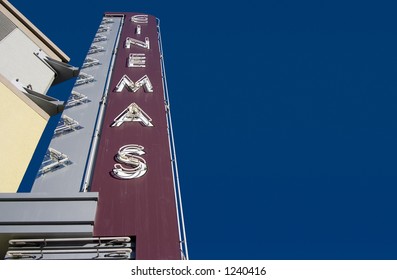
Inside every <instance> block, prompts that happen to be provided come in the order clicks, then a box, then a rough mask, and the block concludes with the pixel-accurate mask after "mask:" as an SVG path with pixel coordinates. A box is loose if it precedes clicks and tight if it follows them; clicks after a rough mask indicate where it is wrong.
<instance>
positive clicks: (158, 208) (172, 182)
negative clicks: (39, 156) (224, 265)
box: [0, 13, 188, 259]
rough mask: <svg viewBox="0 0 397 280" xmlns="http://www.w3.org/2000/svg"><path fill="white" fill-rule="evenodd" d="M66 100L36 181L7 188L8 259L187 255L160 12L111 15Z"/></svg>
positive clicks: (2, 199)
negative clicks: (21, 186)
mask: <svg viewBox="0 0 397 280" xmlns="http://www.w3.org/2000/svg"><path fill="white" fill-rule="evenodd" d="M0 43H1V42H0ZM0 47H1V46H0ZM64 68H66V67H64ZM74 70H75V69H74ZM63 72H65V74H64V76H67V75H68V74H69V73H68V72H67V71H66V70H63ZM73 73H76V71H74V72H73ZM69 76H70V74H69ZM43 87H44V86H43ZM53 103H54V101H53ZM59 106H64V108H63V107H62V109H64V110H63V113H62V116H61V118H60V121H59V123H58V126H57V127H56V128H55V131H54V135H53V137H52V140H51V143H50V145H49V148H48V151H47V153H46V155H45V157H44V160H43V162H42V165H41V167H40V169H39V170H38V173H37V178H36V180H35V182H34V183H33V184H32V186H31V189H26V188H25V189H23V190H18V188H15V187H14V188H13V189H12V191H7V190H6V189H4V190H3V189H0V191H1V192H2V193H0V213H2V214H0V238H1V240H3V243H2V244H3V245H2V247H3V251H4V253H5V258H6V259H186V258H188V251H187V244H186V236H185V229H184V224H183V211H182V203H181V195H180V188H179V180H178V176H177V172H178V170H177V161H176V156H175V147H174V140H173V133H172V122H171V114H170V111H169V97H168V91H167V84H166V74H165V69H164V60H163V53H162V46H161V32H160V25H159V20H158V19H157V18H155V17H154V16H151V15H147V14H137V13H105V14H104V16H103V19H102V22H101V23H100V26H99V28H98V30H97V33H96V35H95V38H94V40H93V42H92V45H91V46H90V48H89V51H88V54H87V57H86V59H85V61H84V64H83V65H82V67H81V69H80V72H79V74H78V77H77V79H76V83H75V86H74V88H73V90H72V92H71V95H70V98H69V99H68V100H67V101H66V102H65V103H64V104H62V105H59ZM0 114H1V112H0ZM0 117H2V115H0ZM37 126H38V125H37ZM36 144H37V143H36ZM3 213H4V214H3ZM4 248H6V249H4Z"/></svg>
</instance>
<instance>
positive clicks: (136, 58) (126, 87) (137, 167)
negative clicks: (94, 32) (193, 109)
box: [111, 15, 154, 180]
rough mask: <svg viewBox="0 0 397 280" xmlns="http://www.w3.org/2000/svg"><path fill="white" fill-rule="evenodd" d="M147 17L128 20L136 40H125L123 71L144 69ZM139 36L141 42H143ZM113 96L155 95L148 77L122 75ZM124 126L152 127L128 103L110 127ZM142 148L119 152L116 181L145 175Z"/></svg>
mask: <svg viewBox="0 0 397 280" xmlns="http://www.w3.org/2000/svg"><path fill="white" fill-rule="evenodd" d="M148 21H149V17H148V15H134V16H131V22H132V23H134V24H135V26H134V30H133V33H134V34H133V35H134V36H136V37H138V38H134V37H132V36H128V37H126V38H125V40H124V48H125V49H127V50H130V51H131V52H130V53H129V54H128V58H127V62H126V68H128V69H134V68H138V69H145V68H146V60H147V56H146V53H145V52H147V51H149V50H150V39H149V37H147V36H145V35H144V34H145V31H146V30H145V25H147V24H148ZM142 35H143V36H144V38H143V39H144V40H142V39H141V38H142ZM114 92H116V93H120V94H125V92H127V93H128V92H131V93H136V94H144V93H149V94H152V93H153V92H154V90H153V85H152V83H151V81H150V78H149V76H148V75H147V74H146V73H145V74H144V75H143V76H142V77H140V78H139V79H138V80H136V81H134V80H133V79H131V78H130V77H129V76H128V74H124V75H123V76H122V77H121V79H120V81H119V82H118V83H117V85H116V87H115V89H114ZM127 122H137V123H139V124H141V126H142V127H152V126H153V123H152V119H151V117H150V116H149V115H148V114H147V113H146V112H145V111H144V110H143V109H142V108H141V107H140V106H139V105H138V104H137V103H135V102H134V103H131V104H128V106H126V108H125V109H123V111H121V112H120V114H118V115H117V116H116V117H115V118H114V121H113V123H112V125H111V126H112V127H114V128H116V129H117V128H118V127H121V126H123V125H124V124H125V123H127ZM144 149H145V147H144V146H142V145H139V144H136V143H128V144H126V145H123V146H122V147H120V148H119V150H118V152H117V155H115V160H116V161H117V163H115V164H114V168H113V170H112V172H111V174H112V175H113V176H114V177H115V178H118V179H124V180H130V179H136V178H139V177H142V176H144V175H145V174H146V172H147V169H148V167H147V163H146V160H145V159H144V157H143V156H144V154H145V151H144Z"/></svg>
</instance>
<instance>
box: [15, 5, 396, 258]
mask: <svg viewBox="0 0 397 280" xmlns="http://www.w3.org/2000/svg"><path fill="white" fill-rule="evenodd" d="M261 2H266V4H264V3H261ZM320 2H321V3H320ZM11 3H12V4H13V5H14V6H16V7H17V8H18V9H19V10H20V11H21V12H23V13H24V14H25V15H26V16H27V17H28V18H29V19H30V20H31V21H32V22H33V23H34V24H35V25H36V26H37V27H39V28H40V29H41V30H42V31H43V32H44V33H45V34H46V35H47V36H48V37H49V38H50V39H51V40H53V41H54V42H55V43H56V44H57V45H58V46H60V47H61V49H63V50H64V51H65V52H66V53H67V54H68V55H69V56H70V57H71V59H72V60H71V64H72V65H75V66H80V65H81V64H82V62H83V60H84V57H85V55H86V53H87V50H88V48H89V46H90V44H91V42H92V39H93V37H94V34H95V32H96V30H97V28H98V25H99V23H100V21H101V18H102V15H103V13H104V12H106V11H115V12H116V11H129V12H142V13H149V14H153V15H155V16H157V17H159V18H160V20H161V30H162V38H163V43H164V53H165V62H166V70H167V78H168V87H169V90H170V98H171V110H172V114H173V121H174V122H173V124H174V130H175V131H174V132H175V138H176V145H177V154H178V163H179V171H180V174H179V175H180V179H181V187H182V195H183V204H184V210H185V222H186V229H187V237H188V242H189V251H190V257H191V258H192V259H396V258H397V239H396V237H397V225H396V218H395V217H396V213H397V203H396V196H397V145H396V143H397V122H396V119H397V82H396V81H397V79H396V77H397V52H396V50H397V39H396V38H397V32H396V28H397V17H396V16H395V11H396V8H397V7H396V6H395V5H393V4H388V3H384V2H379V1H377V2H375V1H373V3H369V2H366V1H360V2H358V1H357V2H351V1H329V4H324V3H323V2H322V1H250V0H248V1H237V2H233V1H232V2H230V3H229V2H225V1H208V0H203V1H193V2H192V1H184V2H183V1H172V0H171V1H150V0H149V1H148V0H146V1H140V0H137V1H122V0H112V1H81V0H79V1H77V0H69V1H64V2H63V3H62V5H64V7H63V9H62V10H58V9H59V8H58V7H57V6H54V4H56V3H55V2H54V1H48V0H36V1H34V2H30V1H23V0H12V1H11ZM390 3H392V2H391V1H390ZM72 86H73V82H69V83H66V84H65V85H59V86H55V87H54V88H53V90H52V93H54V92H55V94H56V91H59V92H60V93H62V92H63V93H62V94H64V93H65V92H66V93H67V92H69V91H70V90H71V88H72Z"/></svg>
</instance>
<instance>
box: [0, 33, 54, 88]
mask: <svg viewBox="0 0 397 280" xmlns="http://www.w3.org/2000/svg"><path fill="white" fill-rule="evenodd" d="M38 50H39V47H38V46H37V45H36V44H34V43H33V42H32V41H31V40H30V39H29V38H28V37H27V36H26V35H25V34H24V33H23V32H22V31H21V30H19V29H17V28H16V29H14V30H13V31H12V32H11V33H10V34H8V35H7V37H5V38H4V39H3V40H1V41H0V53H1V56H0V73H1V74H2V75H3V76H5V77H6V78H7V79H8V80H9V81H12V80H15V79H16V78H18V79H19V81H20V82H21V83H22V84H23V85H24V86H27V85H29V84H30V85H32V89H33V90H34V91H36V92H39V93H43V94H46V93H47V91H48V89H49V87H50V86H51V84H52V82H53V80H54V78H55V72H54V71H53V70H52V69H51V68H50V67H49V66H48V65H47V64H45V63H44V62H43V61H42V60H40V59H39V58H38V57H37V56H36V55H34V52H37V51H38Z"/></svg>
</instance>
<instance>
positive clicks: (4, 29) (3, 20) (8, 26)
mask: <svg viewBox="0 0 397 280" xmlns="http://www.w3.org/2000/svg"><path fill="white" fill-rule="evenodd" d="M15 28H17V27H16V25H15V24H14V23H12V21H11V20H9V19H8V18H7V17H6V16H5V15H4V14H3V13H0V41H1V40H3V39H4V38H5V37H6V36H7V35H8V34H10V33H11V32H12V31H13V30H14V29H15Z"/></svg>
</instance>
